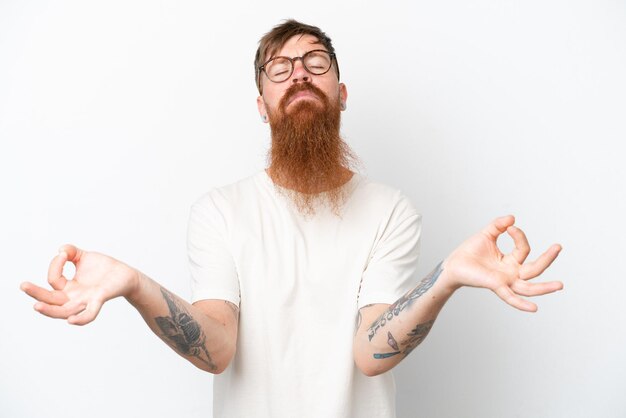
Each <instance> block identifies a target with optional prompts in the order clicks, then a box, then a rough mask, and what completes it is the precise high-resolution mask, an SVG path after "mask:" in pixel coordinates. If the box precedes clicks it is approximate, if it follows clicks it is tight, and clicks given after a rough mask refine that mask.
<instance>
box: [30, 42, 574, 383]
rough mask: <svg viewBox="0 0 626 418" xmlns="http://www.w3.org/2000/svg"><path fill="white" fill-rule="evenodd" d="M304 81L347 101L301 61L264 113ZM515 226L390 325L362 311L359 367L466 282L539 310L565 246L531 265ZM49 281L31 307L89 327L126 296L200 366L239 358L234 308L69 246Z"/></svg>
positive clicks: (455, 255)
mask: <svg viewBox="0 0 626 418" xmlns="http://www.w3.org/2000/svg"><path fill="white" fill-rule="evenodd" d="M320 48H321V45H320V44H319V43H317V39H315V38H314V37H311V36H310V35H304V36H296V37H293V38H291V39H290V40H289V41H288V42H287V43H286V44H285V46H284V47H283V48H282V49H281V51H279V52H278V54H277V55H283V56H288V57H299V56H302V55H303V54H304V53H306V52H308V51H310V50H313V49H320ZM299 82H309V83H314V84H315V85H316V86H317V87H319V88H320V89H322V90H323V91H324V92H325V93H326V94H327V96H328V97H329V98H330V99H331V100H337V101H339V102H340V103H343V104H345V102H346V100H347V89H346V86H345V84H343V83H339V80H338V78H337V73H336V72H335V71H333V70H331V71H329V72H328V73H326V74H323V75H321V76H319V75H312V74H309V73H308V72H307V71H306V70H305V69H304V68H303V67H302V63H301V61H296V65H295V69H294V72H293V74H292V75H291V78H290V79H289V80H287V81H285V82H283V83H272V82H270V81H269V80H267V79H266V78H265V77H262V80H261V83H262V88H263V95H262V96H259V97H258V98H257V105H258V109H259V113H260V115H261V116H262V117H263V116H265V115H266V114H267V109H268V108H269V109H270V110H272V109H274V108H276V106H277V104H278V102H279V101H280V99H281V97H282V95H283V94H284V92H285V91H286V90H287V88H288V87H289V85H290V83H299ZM296 100H318V99H317V98H316V97H314V96H311V95H307V94H304V95H301V96H300V97H297V98H296V99H295V100H294V102H295V101H296ZM288 110H289V106H288V108H287V111H288ZM514 222H515V219H514V218H513V216H505V217H502V218H497V219H496V220H494V221H493V222H492V223H490V224H489V225H488V226H487V227H486V228H485V229H483V230H482V231H481V232H479V233H477V234H475V235H473V236H472V237H470V238H469V239H468V240H467V241H465V242H464V243H463V244H462V245H461V246H459V247H458V248H457V249H456V250H454V251H453V252H452V253H451V254H450V255H449V256H448V257H447V258H446V259H445V261H444V262H443V264H442V266H441V268H440V269H438V270H436V273H437V274H436V275H431V277H430V279H428V280H425V281H422V282H420V283H418V284H417V286H416V288H415V289H414V291H413V292H412V293H411V292H409V293H408V294H407V295H408V297H406V298H404V299H403V298H401V299H400V300H399V303H398V304H394V305H393V306H396V305H397V306H398V308H397V309H396V310H395V311H393V312H391V313H388V315H391V316H390V318H391V319H390V320H386V321H385V323H384V325H381V324H382V321H380V320H377V318H379V317H381V314H385V313H386V311H388V310H389V308H390V306H392V305H389V304H374V305H370V306H367V307H363V308H362V309H360V310H359V319H360V321H359V324H358V326H357V328H356V333H355V336H354V361H355V363H356V365H357V367H358V368H359V369H360V370H361V371H362V372H363V373H365V374H366V375H369V376H372V375H376V374H380V373H383V372H385V371H387V370H390V369H391V368H393V367H395V366H396V365H397V364H398V363H399V362H400V361H401V360H402V359H403V358H404V357H406V355H407V354H408V353H409V352H410V351H411V350H412V349H413V348H415V346H417V345H418V344H419V343H420V342H421V340H422V339H423V338H425V336H426V334H427V333H428V330H429V329H430V327H431V326H432V322H433V321H434V320H435V318H436V317H437V314H438V313H439V311H440V310H441V308H442V307H443V305H444V304H445V302H446V301H447V300H448V299H449V298H450V296H451V295H452V294H453V293H454V292H455V291H456V290H457V289H459V288H460V287H462V286H471V287H482V288H485V289H490V290H492V291H493V292H495V293H496V295H498V296H499V297H500V298H501V299H503V300H504V301H505V302H506V303H508V304H509V305H511V306H513V307H515V308H517V309H520V310H523V311H528V312H534V311H535V310H536V309H537V307H536V305H535V304H534V303H532V302H530V301H528V300H526V299H524V298H522V297H521V296H538V295H544V294H547V293H551V292H554V291H557V290H560V289H562V288H563V285H562V283H561V282H547V283H531V282H529V281H528V280H529V279H533V278H535V277H537V276H539V275H540V274H541V273H542V272H543V271H544V270H545V269H546V268H547V267H548V266H549V265H550V264H551V263H552V262H553V261H554V259H555V258H556V257H557V256H558V253H559V251H560V250H561V247H560V246H559V245H557V244H555V245H553V246H551V247H550V248H548V250H547V251H546V252H544V253H543V254H542V255H541V256H540V257H539V258H538V259H537V260H535V261H533V262H526V258H527V256H528V254H529V252H530V247H529V245H528V241H527V239H526V236H525V235H524V233H523V232H522V231H521V230H520V229H519V228H517V227H516V226H514ZM504 233H508V234H509V235H510V236H511V237H512V238H513V240H514V243H515V249H514V250H513V251H512V252H511V254H506V255H504V254H502V253H501V252H500V250H499V249H498V246H497V244H496V240H497V238H498V237H499V236H500V235H502V234H504ZM68 262H70V263H73V264H74V265H75V266H76V273H75V275H74V277H73V278H72V279H70V280H68V279H66V278H65V277H64V276H63V266H64V265H65V264H66V263H68ZM48 283H49V285H50V288H44V287H41V286H38V285H35V284H33V283H30V282H24V283H22V285H21V289H22V290H23V291H24V292H25V293H27V294H28V295H30V296H31V297H33V298H34V299H36V301H37V302H36V303H35V305H34V308H35V310H36V311H37V312H39V313H41V314H42V315H45V316H48V317H51V318H58V319H64V320H66V321H67V322H68V323H70V324H73V325H85V324H88V323H90V322H91V321H93V320H94V319H95V318H96V317H97V315H98V313H99V312H100V309H101V307H102V305H103V304H104V303H105V302H107V301H108V300H111V299H114V298H117V297H124V298H126V299H127V300H128V302H129V303H131V304H132V305H133V306H134V307H135V308H136V309H137V310H138V311H139V313H140V314H141V315H142V317H143V318H144V320H145V321H146V323H147V324H148V326H149V327H150V329H152V330H153V331H154V332H155V334H157V335H158V336H159V337H160V338H161V339H162V340H163V341H165V342H166V343H167V344H168V345H169V346H170V347H172V348H173V349H174V350H175V351H176V352H177V353H178V354H180V355H181V356H183V357H184V358H186V359H187V360H189V361H190V362H191V363H193V364H194V365H196V366H197V367H199V368H201V369H202V370H206V371H208V372H211V373H221V372H222V371H223V370H224V369H225V368H226V367H227V366H228V364H229V363H230V361H231V359H232V358H233V356H234V353H235V347H236V345H237V329H238V309H237V307H236V306H235V305H233V304H232V303H230V302H226V301H223V300H202V301H198V302H195V303H194V304H189V303H188V302H186V301H184V300H183V299H181V298H179V297H177V296H175V295H173V294H172V293H171V292H169V291H167V290H166V289H164V288H163V287H162V286H160V285H159V284H158V283H157V282H155V281H154V280H152V279H150V278H149V277H148V276H146V275H145V274H143V273H141V272H140V271H139V270H137V269H135V268H133V267H131V266H129V265H127V264H125V263H123V262H121V261H118V260H116V259H114V258H112V257H109V256H107V255H104V254H100V253H96V252H90V251H84V250H81V249H79V248H77V247H75V246H73V245H64V246H62V247H61V248H60V249H59V254H58V255H56V256H55V257H54V258H53V259H52V261H51V263H50V266H49V270H48ZM407 301H408V302H407ZM393 306H392V307H393ZM396 312H397V313H396Z"/></svg>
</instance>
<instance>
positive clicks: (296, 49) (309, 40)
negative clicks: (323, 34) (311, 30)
mask: <svg viewBox="0 0 626 418" xmlns="http://www.w3.org/2000/svg"><path fill="white" fill-rule="evenodd" d="M314 49H324V50H325V49H326V48H324V45H322V43H321V42H320V41H319V39H317V38H316V37H315V36H313V35H309V34H301V35H295V36H292V37H291V38H289V39H288V40H287V42H285V45H283V46H282V47H281V48H280V49H279V50H278V51H275V53H273V54H272V53H270V54H271V55H272V56H278V55H283V56H287V57H296V56H302V55H303V54H304V53H306V52H308V51H312V50H314Z"/></svg>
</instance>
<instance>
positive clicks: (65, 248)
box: [59, 244, 84, 264]
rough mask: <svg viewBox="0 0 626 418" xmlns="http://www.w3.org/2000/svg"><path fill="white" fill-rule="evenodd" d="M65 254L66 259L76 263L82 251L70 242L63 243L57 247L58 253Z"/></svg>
mask: <svg viewBox="0 0 626 418" xmlns="http://www.w3.org/2000/svg"><path fill="white" fill-rule="evenodd" d="M62 252H63V253H65V254H67V260H68V261H69V262H71V263H74V264H76V263H78V262H79V261H80V258H81V257H82V255H83V253H84V251H83V250H81V249H79V248H78V247H76V246H75V245H72V244H65V245H62V246H61V247H60V248H59V253H62Z"/></svg>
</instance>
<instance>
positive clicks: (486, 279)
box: [444, 215, 563, 312]
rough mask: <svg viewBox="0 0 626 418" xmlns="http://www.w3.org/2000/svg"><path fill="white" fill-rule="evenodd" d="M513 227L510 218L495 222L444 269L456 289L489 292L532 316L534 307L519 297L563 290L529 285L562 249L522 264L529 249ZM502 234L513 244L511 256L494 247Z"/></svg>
mask: <svg viewBox="0 0 626 418" xmlns="http://www.w3.org/2000/svg"><path fill="white" fill-rule="evenodd" d="M514 223H515V218H514V217H513V216H511V215H509V216H504V217H502V218H497V219H495V220H494V221H493V222H492V223H491V224H489V225H488V226H487V227H486V228H485V229H483V230H482V231H481V232H479V233H477V234H475V235H473V236H472V237H470V238H469V239H468V240H467V241H465V242H464V243H463V244H461V246H460V247H458V248H457V249H456V250H454V251H453V252H452V254H451V255H450V256H449V257H448V258H447V259H446V261H445V263H444V269H445V270H447V275H448V277H449V279H450V281H451V285H452V286H453V287H455V288H457V287H461V286H472V287H484V288H487V289H491V290H493V291H494V292H495V293H496V294H497V295H498V296H499V297H500V298H501V299H502V300H503V301H505V302H506V303H508V304H509V305H511V306H513V307H515V308H517V309H520V310H522V311H528V312H534V311H536V310H537V305H535V304H534V303H532V302H530V301H528V300H526V299H523V298H522V297H520V296H539V295H545V294H547V293H551V292H555V291H557V290H561V289H562V288H563V283H561V282H558V281H554V282H546V283H530V282H528V280H529V279H533V278H535V277H537V276H539V275H540V274H541V273H543V271H544V270H545V269H546V268H548V267H549V266H550V264H552V262H553V261H554V259H556V257H557V256H558V255H559V252H560V251H561V246H560V245H558V244H555V245H552V246H551V247H550V248H548V249H547V250H546V251H545V252H544V253H543V254H542V255H541V256H539V258H537V259H536V260H534V261H531V262H528V263H525V261H526V257H528V254H529V253H530V246H529V245H528V240H527V239H526V235H525V234H524V232H523V231H522V230H521V229H519V228H517V227H515V226H513V224H514ZM505 231H506V232H507V233H508V234H509V235H510V236H511V238H513V241H514V244H515V248H514V249H513V251H512V252H511V253H510V254H503V253H502V252H501V251H500V249H499V248H498V246H497V244H496V240H497V239H498V237H499V236H500V235H501V234H503V233H504V232H505Z"/></svg>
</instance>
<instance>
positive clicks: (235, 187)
mask: <svg viewBox="0 0 626 418" xmlns="http://www.w3.org/2000/svg"><path fill="white" fill-rule="evenodd" d="M263 175H264V171H259V172H256V173H254V174H252V175H250V176H248V177H245V178H243V179H241V180H238V181H236V182H233V183H230V184H226V185H223V186H218V187H213V188H210V189H209V190H208V191H206V192H204V193H203V194H202V195H200V197H198V198H197V199H196V200H195V201H194V202H193V204H192V208H205V209H216V208H226V207H230V206H232V205H233V204H234V203H236V202H241V201H242V200H244V199H245V198H247V197H249V196H250V195H252V194H255V192H257V191H258V189H259V188H260V187H261V185H262V183H263Z"/></svg>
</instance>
